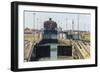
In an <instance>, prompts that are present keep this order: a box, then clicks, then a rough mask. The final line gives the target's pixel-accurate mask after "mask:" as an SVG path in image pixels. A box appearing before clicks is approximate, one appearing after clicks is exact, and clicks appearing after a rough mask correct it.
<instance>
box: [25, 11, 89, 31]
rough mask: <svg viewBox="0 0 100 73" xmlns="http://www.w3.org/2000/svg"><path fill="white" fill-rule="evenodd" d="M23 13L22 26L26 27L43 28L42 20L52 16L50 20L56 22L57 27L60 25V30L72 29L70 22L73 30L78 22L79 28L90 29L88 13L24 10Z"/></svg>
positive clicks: (76, 27)
mask: <svg viewBox="0 0 100 73" xmlns="http://www.w3.org/2000/svg"><path fill="white" fill-rule="evenodd" d="M24 15H25V16H24V17H25V19H24V26H25V27H24V28H26V27H28V28H31V29H41V28H43V23H44V21H47V20H49V18H52V20H53V21H55V22H56V23H57V27H58V28H59V27H61V28H62V30H72V24H73V28H74V30H78V22H79V30H82V31H90V25H91V15H90V14H75V13H59V12H57V13H56V12H34V11H33V12H32V11H31V12H30V11H25V12H24ZM78 18H79V20H78ZM72 22H73V23H72Z"/></svg>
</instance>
